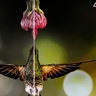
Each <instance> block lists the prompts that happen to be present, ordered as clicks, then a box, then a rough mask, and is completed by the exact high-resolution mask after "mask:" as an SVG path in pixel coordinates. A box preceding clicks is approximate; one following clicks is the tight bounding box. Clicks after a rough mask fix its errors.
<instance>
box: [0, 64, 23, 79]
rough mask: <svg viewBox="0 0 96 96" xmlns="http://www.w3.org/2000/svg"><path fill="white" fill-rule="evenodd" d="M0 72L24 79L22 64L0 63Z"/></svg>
mask: <svg viewBox="0 0 96 96" xmlns="http://www.w3.org/2000/svg"><path fill="white" fill-rule="evenodd" d="M0 74H2V75H4V76H7V77H10V78H13V79H17V78H20V80H24V66H17V65H14V64H0Z"/></svg>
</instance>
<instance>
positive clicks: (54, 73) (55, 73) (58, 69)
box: [41, 60, 96, 81]
mask: <svg viewBox="0 0 96 96" xmlns="http://www.w3.org/2000/svg"><path fill="white" fill-rule="evenodd" d="M94 61H95V62H96V60H88V61H83V62H75V63H69V64H48V65H41V67H42V76H43V80H44V81H45V80H47V79H48V78H52V79H54V78H58V77H60V76H63V75H65V74H68V73H70V72H72V71H74V70H76V69H79V68H80V67H79V65H80V64H82V63H88V62H94Z"/></svg>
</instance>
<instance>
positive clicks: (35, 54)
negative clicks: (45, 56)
mask: <svg viewBox="0 0 96 96" xmlns="http://www.w3.org/2000/svg"><path fill="white" fill-rule="evenodd" d="M33 58H35V62H39V52H38V49H36V47H35V48H34V47H33V46H32V48H31V49H30V52H29V57H28V62H33Z"/></svg>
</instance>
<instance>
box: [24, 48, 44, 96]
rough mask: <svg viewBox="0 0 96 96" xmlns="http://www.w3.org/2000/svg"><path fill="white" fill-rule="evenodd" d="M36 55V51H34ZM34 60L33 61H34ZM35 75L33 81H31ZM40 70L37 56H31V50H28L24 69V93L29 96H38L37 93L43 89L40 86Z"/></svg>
mask: <svg viewBox="0 0 96 96" xmlns="http://www.w3.org/2000/svg"><path fill="white" fill-rule="evenodd" d="M35 52H36V53H35V54H37V52H38V50H35ZM34 59H35V60H34ZM33 64H35V72H34V71H33V67H34V66H33ZM34 75H35V81H34V80H33V79H34V78H33V77H34ZM42 81H43V79H42V70H41V66H40V63H39V60H38V54H37V55H35V58H34V56H33V49H31V50H30V55H29V58H28V61H27V64H26V67H25V80H24V82H25V91H26V92H27V93H29V94H30V95H37V96H39V92H40V91H41V90H42V89H43V84H42Z"/></svg>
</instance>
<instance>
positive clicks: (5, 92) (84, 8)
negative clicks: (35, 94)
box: [0, 0, 96, 96]
mask: <svg viewBox="0 0 96 96" xmlns="http://www.w3.org/2000/svg"><path fill="white" fill-rule="evenodd" d="M94 3H95V0H90V1H89V0H64V1H58V0H53V1H52V0H41V4H40V7H41V9H43V11H44V12H45V15H46V17H47V19H48V24H47V27H46V28H45V29H43V30H39V35H38V37H37V40H36V46H37V48H38V49H39V53H40V54H39V55H40V56H39V57H40V58H39V59H40V63H41V64H52V63H58V64H59V63H68V62H76V61H83V60H89V59H96V8H93V4H94ZM25 9H26V3H25V0H6V1H5V0H0V62H1V63H12V64H18V65H22V64H26V61H27V57H28V53H29V49H30V48H31V46H32V37H31V32H30V31H29V32H25V31H24V30H22V29H21V27H20V20H21V18H22V13H23V11H24V10H25ZM81 68H82V70H84V71H86V72H87V73H88V74H89V75H90V76H91V77H92V80H93V90H92V93H91V95H90V96H96V64H95V63H88V64H83V65H81ZM63 79H64V77H61V78H58V79H54V80H51V79H49V80H48V81H46V82H44V89H43V91H42V95H43V96H66V95H65V93H64V91H63ZM13 95H14V96H26V93H25V91H24V84H23V82H21V81H20V80H13V79H9V78H6V77H4V76H2V75H0V96H13Z"/></svg>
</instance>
